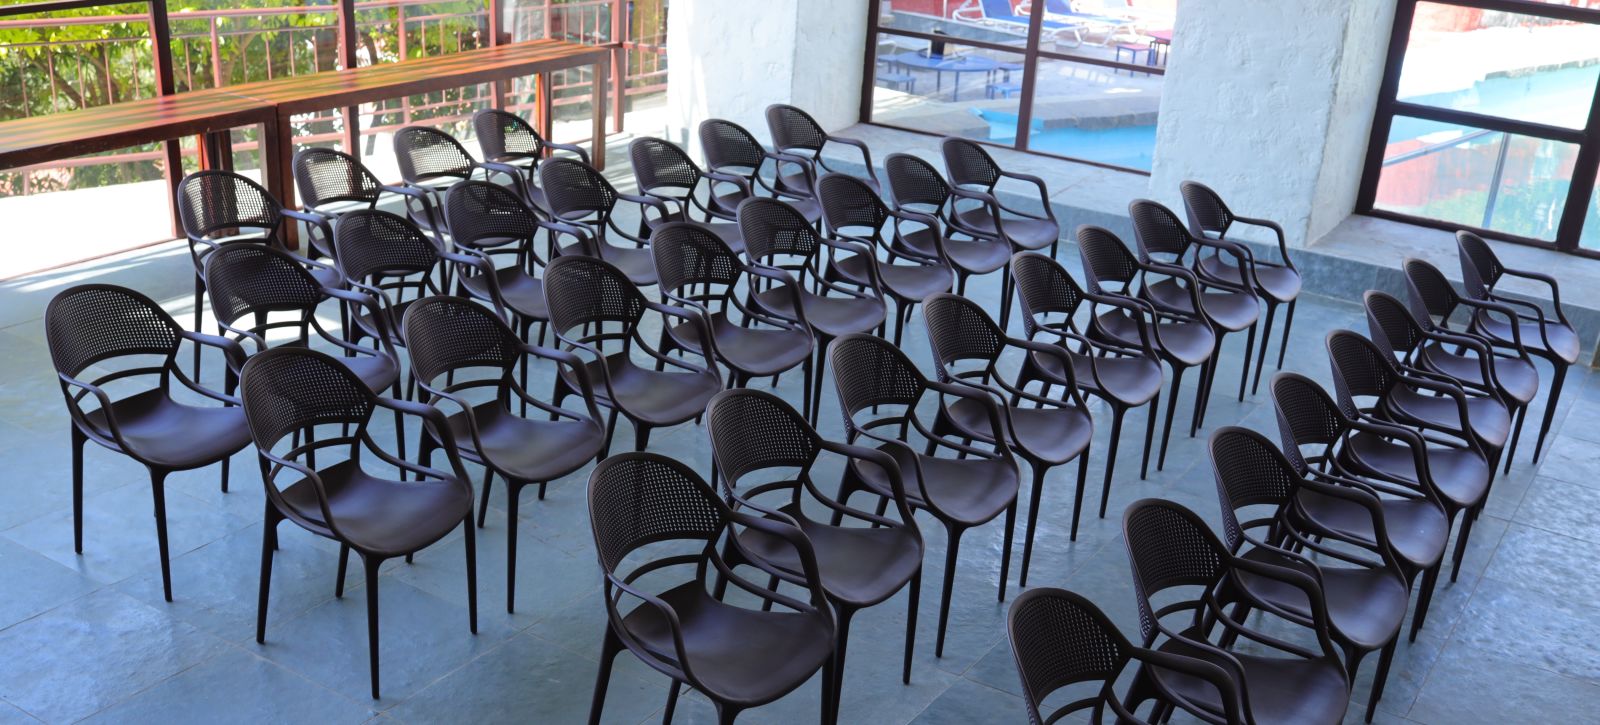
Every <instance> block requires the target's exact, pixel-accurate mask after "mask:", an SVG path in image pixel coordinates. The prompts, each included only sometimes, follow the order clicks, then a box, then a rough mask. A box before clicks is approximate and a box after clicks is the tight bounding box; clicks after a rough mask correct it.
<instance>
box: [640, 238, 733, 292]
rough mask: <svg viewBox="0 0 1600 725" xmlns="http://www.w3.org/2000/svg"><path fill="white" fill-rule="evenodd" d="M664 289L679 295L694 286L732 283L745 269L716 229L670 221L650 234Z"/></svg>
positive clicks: (651, 250) (651, 246) (652, 253)
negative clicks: (713, 230)
mask: <svg viewBox="0 0 1600 725" xmlns="http://www.w3.org/2000/svg"><path fill="white" fill-rule="evenodd" d="M650 254H651V256H652V257H653V258H654V260H655V264H656V277H657V280H658V283H659V284H660V285H661V290H662V291H663V292H667V293H670V294H678V293H679V292H681V291H683V290H686V289H687V288H689V287H691V286H693V285H702V284H714V285H732V284H734V283H735V282H737V281H738V280H739V277H740V275H741V274H743V271H744V268H743V265H742V263H741V262H740V261H739V255H738V254H736V253H734V251H733V250H732V249H729V248H728V244H727V243H726V242H724V241H722V238H721V237H718V236H717V235H716V233H715V232H712V231H711V230H710V229H707V228H706V227H705V226H703V225H700V224H696V223H694V222H668V223H666V224H663V225H661V226H660V227H657V228H656V229H655V231H653V232H651V234H650Z"/></svg>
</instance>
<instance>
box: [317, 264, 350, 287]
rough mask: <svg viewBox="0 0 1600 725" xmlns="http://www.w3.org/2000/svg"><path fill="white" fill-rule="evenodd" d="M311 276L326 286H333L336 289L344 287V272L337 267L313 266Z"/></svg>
mask: <svg viewBox="0 0 1600 725" xmlns="http://www.w3.org/2000/svg"><path fill="white" fill-rule="evenodd" d="M311 278H312V279H315V280H316V281H317V284H320V285H322V286H324V287H333V288H335V289H340V288H343V287H344V274H343V273H342V272H340V271H339V270H337V269H326V268H323V267H312V268H311Z"/></svg>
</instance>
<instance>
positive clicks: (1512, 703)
mask: <svg viewBox="0 0 1600 725" xmlns="http://www.w3.org/2000/svg"><path fill="white" fill-rule="evenodd" d="M1596 702H1600V684H1597V683H1595V682H1593V681H1583V680H1579V679H1575V678H1572V677H1566V676H1563V675H1558V674H1555V673H1553V672H1550V671H1548V670H1546V669H1542V668H1540V667H1537V666H1533V665H1532V664H1531V663H1529V662H1526V661H1524V660H1522V659H1520V658H1516V657H1506V656H1503V654H1502V653H1500V652H1495V651H1493V650H1483V649H1478V648H1476V647H1472V646H1470V645H1466V644H1460V643H1453V644H1451V645H1450V646H1448V647H1447V648H1446V649H1445V652H1444V653H1443V655H1442V656H1441V657H1440V658H1439V664H1438V665H1437V666H1435V668H1434V671H1433V673H1432V674H1431V675H1429V677H1428V682H1427V684H1425V685H1424V686H1423V688H1422V692H1421V694H1419V695H1418V696H1417V701H1416V704H1415V705H1413V706H1412V707H1411V711H1410V712H1409V713H1408V715H1407V716H1408V717H1410V718H1411V719H1413V720H1416V721H1417V722H1425V723H1468V722H1481V723H1495V722H1518V721H1528V720H1532V719H1537V720H1541V721H1544V722H1584V721H1588V720H1592V719H1594V713H1595V703H1596Z"/></svg>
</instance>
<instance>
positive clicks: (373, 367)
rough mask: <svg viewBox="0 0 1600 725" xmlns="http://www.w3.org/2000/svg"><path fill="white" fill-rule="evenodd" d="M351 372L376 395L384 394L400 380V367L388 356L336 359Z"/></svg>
mask: <svg viewBox="0 0 1600 725" xmlns="http://www.w3.org/2000/svg"><path fill="white" fill-rule="evenodd" d="M334 359H335V360H338V361H339V362H340V363H341V364H343V365H344V366H345V367H347V368H350V372H352V373H355V374H356V377H358V378H361V382H363V383H366V384H367V388H368V389H370V390H372V392H374V393H382V392H384V391H387V390H388V389H389V388H390V387H392V386H393V385H394V383H395V381H396V380H399V379H400V365H399V364H398V363H396V362H395V361H394V360H393V359H392V358H390V357H389V356H388V355H387V354H376V355H357V356H355V357H335V358H334Z"/></svg>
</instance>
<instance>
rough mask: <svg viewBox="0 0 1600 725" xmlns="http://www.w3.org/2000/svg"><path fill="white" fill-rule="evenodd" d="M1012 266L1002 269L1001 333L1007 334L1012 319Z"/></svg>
mask: <svg viewBox="0 0 1600 725" xmlns="http://www.w3.org/2000/svg"><path fill="white" fill-rule="evenodd" d="M1012 286H1013V285H1012V283H1011V265H1009V264H1007V265H1006V266H1004V267H1001V268H1000V331H1001V332H1005V330H1006V329H1007V326H1008V322H1009V320H1010V319H1011V288H1012Z"/></svg>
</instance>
